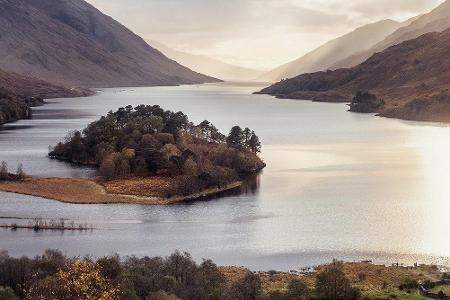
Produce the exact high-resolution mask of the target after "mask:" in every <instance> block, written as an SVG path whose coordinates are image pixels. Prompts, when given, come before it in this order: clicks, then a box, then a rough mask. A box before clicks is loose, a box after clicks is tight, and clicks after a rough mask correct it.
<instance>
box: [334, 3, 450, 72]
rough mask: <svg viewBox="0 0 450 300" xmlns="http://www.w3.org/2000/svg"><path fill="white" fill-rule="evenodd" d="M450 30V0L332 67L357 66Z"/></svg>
mask: <svg viewBox="0 0 450 300" xmlns="http://www.w3.org/2000/svg"><path fill="white" fill-rule="evenodd" d="M447 28H450V0H447V1H445V2H444V3H442V4H441V5H439V6H438V7H437V8H435V9H434V10H432V11H431V12H429V13H427V14H424V15H422V16H419V17H417V18H416V19H415V20H414V21H413V22H411V24H409V25H407V26H404V27H401V28H399V29H398V30H396V31H395V32H393V33H392V34H391V35H389V36H388V37H386V38H385V39H384V40H382V41H381V42H379V43H377V44H376V45H375V46H373V47H372V48H370V49H368V50H366V51H361V52H360V53H357V54H355V55H351V56H349V57H346V58H345V59H343V60H340V61H338V62H337V63H335V64H334V65H333V66H332V69H338V68H347V67H353V66H356V65H358V64H360V63H362V62H364V61H365V60H366V59H368V58H369V57H370V56H372V55H373V54H374V53H377V52H380V51H383V50H385V49H387V48H388V47H390V46H393V45H397V44H400V43H401V42H404V41H407V40H411V39H414V38H417V37H419V36H421V35H423V34H426V33H429V32H441V31H444V30H446V29H447Z"/></svg>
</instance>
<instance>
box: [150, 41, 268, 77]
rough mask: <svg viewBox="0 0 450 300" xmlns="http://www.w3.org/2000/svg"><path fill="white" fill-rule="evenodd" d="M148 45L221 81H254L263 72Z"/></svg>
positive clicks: (158, 44)
mask: <svg viewBox="0 0 450 300" xmlns="http://www.w3.org/2000/svg"><path fill="white" fill-rule="evenodd" d="M149 44H150V45H151V46H152V47H155V48H156V49H158V50H159V51H161V52H162V53H164V55H166V56H167V57H169V58H171V59H173V60H175V61H177V62H178V63H180V64H182V65H183V66H186V67H188V68H190V69H191V70H194V71H197V72H200V73H202V74H207V75H210V76H213V77H215V78H220V79H223V80H228V81H232V80H238V81H251V80H255V79H256V78H257V77H258V76H260V75H261V74H262V73H263V72H264V71H260V70H254V69H247V68H242V67H239V66H235V65H231V64H227V63H224V62H222V61H219V60H216V59H213V58H210V57H208V56H204V55H194V54H190V53H185V52H181V51H177V50H174V49H171V48H169V47H167V46H166V45H164V44H161V43H159V42H157V41H150V42H149Z"/></svg>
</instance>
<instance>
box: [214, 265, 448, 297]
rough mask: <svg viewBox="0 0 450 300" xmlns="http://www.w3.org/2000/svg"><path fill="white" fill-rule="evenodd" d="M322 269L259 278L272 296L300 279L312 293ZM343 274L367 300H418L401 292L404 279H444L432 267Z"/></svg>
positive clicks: (241, 272)
mask: <svg viewBox="0 0 450 300" xmlns="http://www.w3.org/2000/svg"><path fill="white" fill-rule="evenodd" d="M323 268H324V266H319V267H318V268H317V269H316V271H315V272H311V273H298V274H291V273H285V272H276V273H269V272H258V273H257V274H258V275H259V277H260V279H261V282H262V286H263V290H264V292H265V293H266V294H269V293H270V292H271V291H278V290H286V289H287V286H288V284H289V282H290V281H291V280H293V279H300V280H302V281H304V282H305V283H306V284H307V285H308V286H309V288H310V289H313V288H314V284H315V280H316V276H317V274H318V273H319V272H320V271H321V270H322V269H323ZM220 271H221V272H222V273H223V274H224V275H225V277H226V278H227V280H228V281H231V282H235V281H237V280H239V279H240V278H242V277H244V276H245V274H246V273H247V272H249V270H248V269H246V268H244V267H221V268H220ZM344 272H345V274H346V276H347V277H348V278H349V280H350V281H351V282H352V285H354V286H356V287H358V288H359V289H360V290H361V292H362V295H363V297H367V298H368V299H390V297H391V296H392V295H396V296H397V299H418V298H420V297H418V296H417V293H416V291H411V294H409V293H408V292H406V291H400V290H399V286H400V284H402V283H403V282H404V281H405V279H413V280H417V281H423V280H427V279H428V280H431V281H436V280H438V279H439V278H440V276H441V275H442V274H441V273H440V272H439V271H438V270H437V269H436V268H435V267H433V266H420V267H417V268H407V267H386V266H382V265H374V264H371V263H345V264H344ZM362 274H364V275H362Z"/></svg>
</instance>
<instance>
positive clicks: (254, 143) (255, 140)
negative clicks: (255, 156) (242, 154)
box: [247, 131, 261, 153]
mask: <svg viewBox="0 0 450 300" xmlns="http://www.w3.org/2000/svg"><path fill="white" fill-rule="evenodd" d="M247 148H248V149H249V150H250V151H252V152H253V153H259V152H261V141H260V140H259V137H258V136H257V135H256V134H255V132H254V131H253V132H252V135H251V137H250V139H249V141H248V143H247Z"/></svg>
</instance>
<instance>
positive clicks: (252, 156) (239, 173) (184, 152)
mask: <svg viewBox="0 0 450 300" xmlns="http://www.w3.org/2000/svg"><path fill="white" fill-rule="evenodd" d="M260 151H261V142H260V141H259V138H258V137H257V136H256V134H255V132H254V131H252V130H251V129H249V128H245V129H244V130H242V128H241V127H239V126H234V127H233V128H232V129H231V131H230V134H229V135H228V136H225V135H224V134H222V133H221V132H220V131H219V130H218V129H217V127H215V126H214V125H213V124H212V123H211V122H209V121H208V120H204V121H202V122H201V123H200V124H198V125H195V124H193V123H192V122H190V121H189V118H188V117H187V116H186V115H185V114H183V113H182V112H172V111H166V110H163V109H162V108H161V107H159V106H157V105H154V106H151V105H139V106H137V107H135V108H133V107H132V106H127V107H125V108H119V109H118V110H117V111H116V112H112V111H111V112H109V113H108V114H107V115H106V116H103V117H101V118H100V119H99V120H98V121H96V122H93V123H91V124H89V125H88V126H87V127H86V128H85V129H84V130H83V131H74V132H71V133H69V135H68V137H67V138H66V139H65V141H64V142H63V143H59V144H58V145H56V146H55V147H54V148H52V149H50V153H49V156H50V157H52V158H56V159H59V160H64V161H69V162H73V163H78V164H83V165H94V166H97V167H98V168H99V174H100V175H101V176H102V177H103V178H104V179H105V180H112V179H117V178H127V177H132V176H139V177H146V176H166V177H170V178H171V179H173V182H175V184H173V185H171V186H170V187H168V188H167V189H166V192H165V193H166V194H167V195H180V194H182V195H187V194H190V193H195V192H199V191H201V190H203V189H206V188H210V187H218V188H221V187H224V186H226V185H227V184H230V183H232V182H236V181H239V180H240V179H241V178H243V176H245V175H246V174H253V173H256V172H258V171H259V170H261V169H262V168H264V167H265V164H264V162H263V161H262V160H261V159H260V158H259V157H258V155H257V154H258V153H259V152H260Z"/></svg>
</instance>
